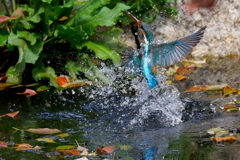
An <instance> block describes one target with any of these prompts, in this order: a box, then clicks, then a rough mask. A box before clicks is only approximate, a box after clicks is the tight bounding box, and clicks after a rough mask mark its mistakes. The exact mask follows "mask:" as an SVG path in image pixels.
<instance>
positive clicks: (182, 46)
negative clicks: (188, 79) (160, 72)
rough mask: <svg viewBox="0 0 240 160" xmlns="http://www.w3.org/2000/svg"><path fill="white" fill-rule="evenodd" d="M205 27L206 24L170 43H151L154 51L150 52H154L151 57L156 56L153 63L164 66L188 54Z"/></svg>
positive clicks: (201, 35) (197, 41) (199, 38)
mask: <svg viewBox="0 0 240 160" xmlns="http://www.w3.org/2000/svg"><path fill="white" fill-rule="evenodd" d="M205 28H206V26H204V27H202V28H201V29H200V30H198V31H197V32H195V33H194V34H192V35H190V36H187V37H185V38H181V39H179V40H176V41H173V42H170V43H164V44H160V45H156V44H152V48H153V50H154V51H155V52H153V53H152V54H154V55H153V57H154V58H156V59H155V61H154V62H153V65H156V64H158V63H160V64H161V65H162V66H163V67H166V66H170V65H172V64H174V63H177V62H179V61H181V59H182V58H183V57H185V56H186V55H187V54H189V53H190V52H191V51H192V49H193V47H195V46H196V45H197V44H198V43H199V41H200V40H201V38H202V37H203V33H204V30H205Z"/></svg>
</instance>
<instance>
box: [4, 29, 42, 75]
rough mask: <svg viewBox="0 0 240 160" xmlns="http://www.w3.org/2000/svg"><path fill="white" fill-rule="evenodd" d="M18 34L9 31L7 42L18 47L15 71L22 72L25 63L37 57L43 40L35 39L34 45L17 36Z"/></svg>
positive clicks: (31, 61)
mask: <svg viewBox="0 0 240 160" xmlns="http://www.w3.org/2000/svg"><path fill="white" fill-rule="evenodd" d="M18 36H19V35H16V34H14V33H13V32H11V33H10V35H9V37H8V43H9V44H10V45H15V46H17V47H18V52H19V57H18V62H17V64H16V66H15V71H16V72H23V70H24V68H25V63H33V64H34V63H35V62H36V60H37V59H38V57H39V53H40V52H41V51H42V48H43V41H42V40H37V42H36V43H35V44H34V45H31V44H30V43H29V42H26V41H25V40H23V39H21V38H19V37H18Z"/></svg>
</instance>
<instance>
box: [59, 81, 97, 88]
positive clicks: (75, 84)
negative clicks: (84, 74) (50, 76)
mask: <svg viewBox="0 0 240 160" xmlns="http://www.w3.org/2000/svg"><path fill="white" fill-rule="evenodd" d="M86 84H92V82H91V81H84V80H76V81H73V82H70V83H66V84H63V85H61V87H63V88H77V87H82V86H84V85H86Z"/></svg>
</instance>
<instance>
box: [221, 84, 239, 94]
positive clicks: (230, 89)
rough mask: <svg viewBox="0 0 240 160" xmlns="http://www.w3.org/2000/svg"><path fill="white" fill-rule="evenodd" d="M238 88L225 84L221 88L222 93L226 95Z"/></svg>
mask: <svg viewBox="0 0 240 160" xmlns="http://www.w3.org/2000/svg"><path fill="white" fill-rule="evenodd" d="M237 91H238V90H236V89H234V88H231V87H229V86H226V87H225V88H224V89H223V93H224V96H228V95H229V94H231V93H235V92H237Z"/></svg>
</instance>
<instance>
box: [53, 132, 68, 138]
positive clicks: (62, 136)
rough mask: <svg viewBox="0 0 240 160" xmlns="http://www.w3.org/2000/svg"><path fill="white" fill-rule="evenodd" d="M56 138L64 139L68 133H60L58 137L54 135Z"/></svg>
mask: <svg viewBox="0 0 240 160" xmlns="http://www.w3.org/2000/svg"><path fill="white" fill-rule="evenodd" d="M56 136H58V137H61V138H64V137H67V136H69V134H68V133H61V134H58V135H56Z"/></svg>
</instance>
